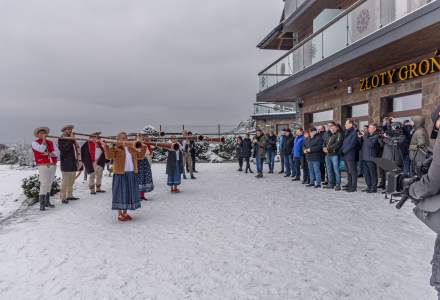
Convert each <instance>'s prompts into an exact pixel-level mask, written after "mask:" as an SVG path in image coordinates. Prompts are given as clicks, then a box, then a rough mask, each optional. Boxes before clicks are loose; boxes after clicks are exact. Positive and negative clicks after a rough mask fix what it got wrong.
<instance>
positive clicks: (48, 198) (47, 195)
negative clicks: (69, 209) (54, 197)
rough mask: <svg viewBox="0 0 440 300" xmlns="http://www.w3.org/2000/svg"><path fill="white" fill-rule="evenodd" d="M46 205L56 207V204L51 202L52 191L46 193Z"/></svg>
mask: <svg viewBox="0 0 440 300" xmlns="http://www.w3.org/2000/svg"><path fill="white" fill-rule="evenodd" d="M46 207H50V208H54V207H55V205H53V204H52V203H50V193H47V194H46Z"/></svg>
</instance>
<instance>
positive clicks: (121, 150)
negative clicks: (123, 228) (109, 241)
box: [101, 132, 146, 222]
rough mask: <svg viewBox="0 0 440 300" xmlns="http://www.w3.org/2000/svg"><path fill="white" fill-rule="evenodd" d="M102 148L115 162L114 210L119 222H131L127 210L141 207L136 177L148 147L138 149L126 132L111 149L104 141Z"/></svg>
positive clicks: (120, 135) (107, 156)
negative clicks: (139, 163) (139, 164)
mask: <svg viewBox="0 0 440 300" xmlns="http://www.w3.org/2000/svg"><path fill="white" fill-rule="evenodd" d="M101 146H102V147H103V148H104V153H105V157H106V158H107V159H108V160H113V174H114V175H113V185H112V187H113V188H112V209H113V210H117V211H118V220H119V221H121V222H124V221H130V220H131V219H132V217H131V216H130V215H129V214H128V213H127V210H136V209H138V208H140V207H141V201H140V198H139V186H138V183H137V179H136V175H137V173H138V161H139V160H141V159H143V158H144V157H145V153H146V147H145V145H142V146H141V147H140V148H139V149H136V148H135V147H134V145H133V143H132V142H129V141H128V137H127V134H126V133H125V132H121V133H119V134H118V136H117V143H116V145H114V146H112V147H111V148H109V146H108V145H107V144H105V143H104V142H102V141H101Z"/></svg>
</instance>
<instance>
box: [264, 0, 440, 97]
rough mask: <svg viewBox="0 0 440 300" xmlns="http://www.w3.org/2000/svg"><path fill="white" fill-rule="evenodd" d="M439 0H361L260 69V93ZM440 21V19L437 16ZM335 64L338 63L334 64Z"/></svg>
mask: <svg viewBox="0 0 440 300" xmlns="http://www.w3.org/2000/svg"><path fill="white" fill-rule="evenodd" d="M435 2H438V1H437V0H407V1H402V0H395V1H392V0H360V1H358V2H356V3H354V4H353V5H352V6H350V7H349V8H347V9H346V10H345V11H344V12H343V13H341V14H340V15H339V16H337V17H336V18H334V19H333V20H332V21H330V22H329V23H328V24H327V25H325V26H324V27H323V28H321V29H320V30H318V31H317V32H315V33H313V34H312V35H310V36H309V37H308V38H306V39H304V40H303V41H302V42H301V43H299V44H298V45H296V46H295V47H294V48H293V49H292V50H290V51H289V52H287V53H285V54H284V55H283V56H282V57H281V58H280V59H278V60H277V61H275V62H274V63H273V64H271V65H270V66H269V67H267V68H266V69H264V70H263V71H261V72H260V73H259V74H258V76H259V91H260V94H261V93H263V92H265V91H266V90H268V89H269V88H271V87H273V86H275V85H278V84H280V83H281V82H286V81H288V80H287V79H288V78H291V77H294V75H296V74H298V73H300V72H306V70H307V69H308V68H310V67H312V66H315V65H317V64H318V63H320V62H322V61H329V60H330V59H331V57H332V56H334V55H335V54H337V53H340V52H342V51H343V50H344V49H346V48H349V47H353V48H354V47H355V46H356V44H358V43H359V42H360V41H361V40H363V39H365V38H366V37H367V36H370V35H373V34H375V33H377V32H380V31H383V30H384V29H385V28H386V27H387V26H388V25H391V24H393V23H395V22H396V21H398V20H400V19H403V18H405V17H406V16H408V15H410V14H412V13H414V12H416V11H417V10H419V9H421V8H423V7H424V6H428V5H432V4H435ZM437 22H438V20H437ZM333 67H335V66H333Z"/></svg>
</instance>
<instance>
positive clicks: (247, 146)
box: [242, 133, 254, 173]
mask: <svg viewBox="0 0 440 300" xmlns="http://www.w3.org/2000/svg"><path fill="white" fill-rule="evenodd" d="M242 151H243V158H244V160H245V161H246V170H245V172H246V173H247V172H248V171H249V173H254V172H253V171H252V169H251V164H250V159H251V156H252V141H251V136H250V134H249V133H246V137H245V138H244V139H243V150H242Z"/></svg>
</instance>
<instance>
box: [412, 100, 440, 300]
mask: <svg viewBox="0 0 440 300" xmlns="http://www.w3.org/2000/svg"><path fill="white" fill-rule="evenodd" d="M432 121H433V123H434V127H433V131H432V136H431V138H433V139H434V138H435V139H436V142H435V146H434V151H433V160H432V164H431V166H430V167H429V170H428V173H427V174H426V175H423V176H422V178H421V179H420V181H417V182H415V183H413V184H411V185H410V187H409V191H408V193H409V196H410V197H411V198H412V199H413V200H414V201H415V202H421V201H424V200H425V199H427V198H430V197H432V196H435V195H438V194H439V193H440V137H438V134H437V133H438V130H439V128H440V106H439V107H438V108H437V110H436V111H435V112H434V113H433V114H432ZM439 201H440V200H439ZM435 204H437V203H435ZM434 217H436V216H434ZM431 221H433V220H431ZM436 233H437V234H438V235H437V239H436V242H435V247H434V256H433V259H432V262H431V264H432V276H431V285H432V286H433V287H434V288H435V289H436V290H437V293H438V297H439V299H440V235H439V234H440V231H439V232H436Z"/></svg>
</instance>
